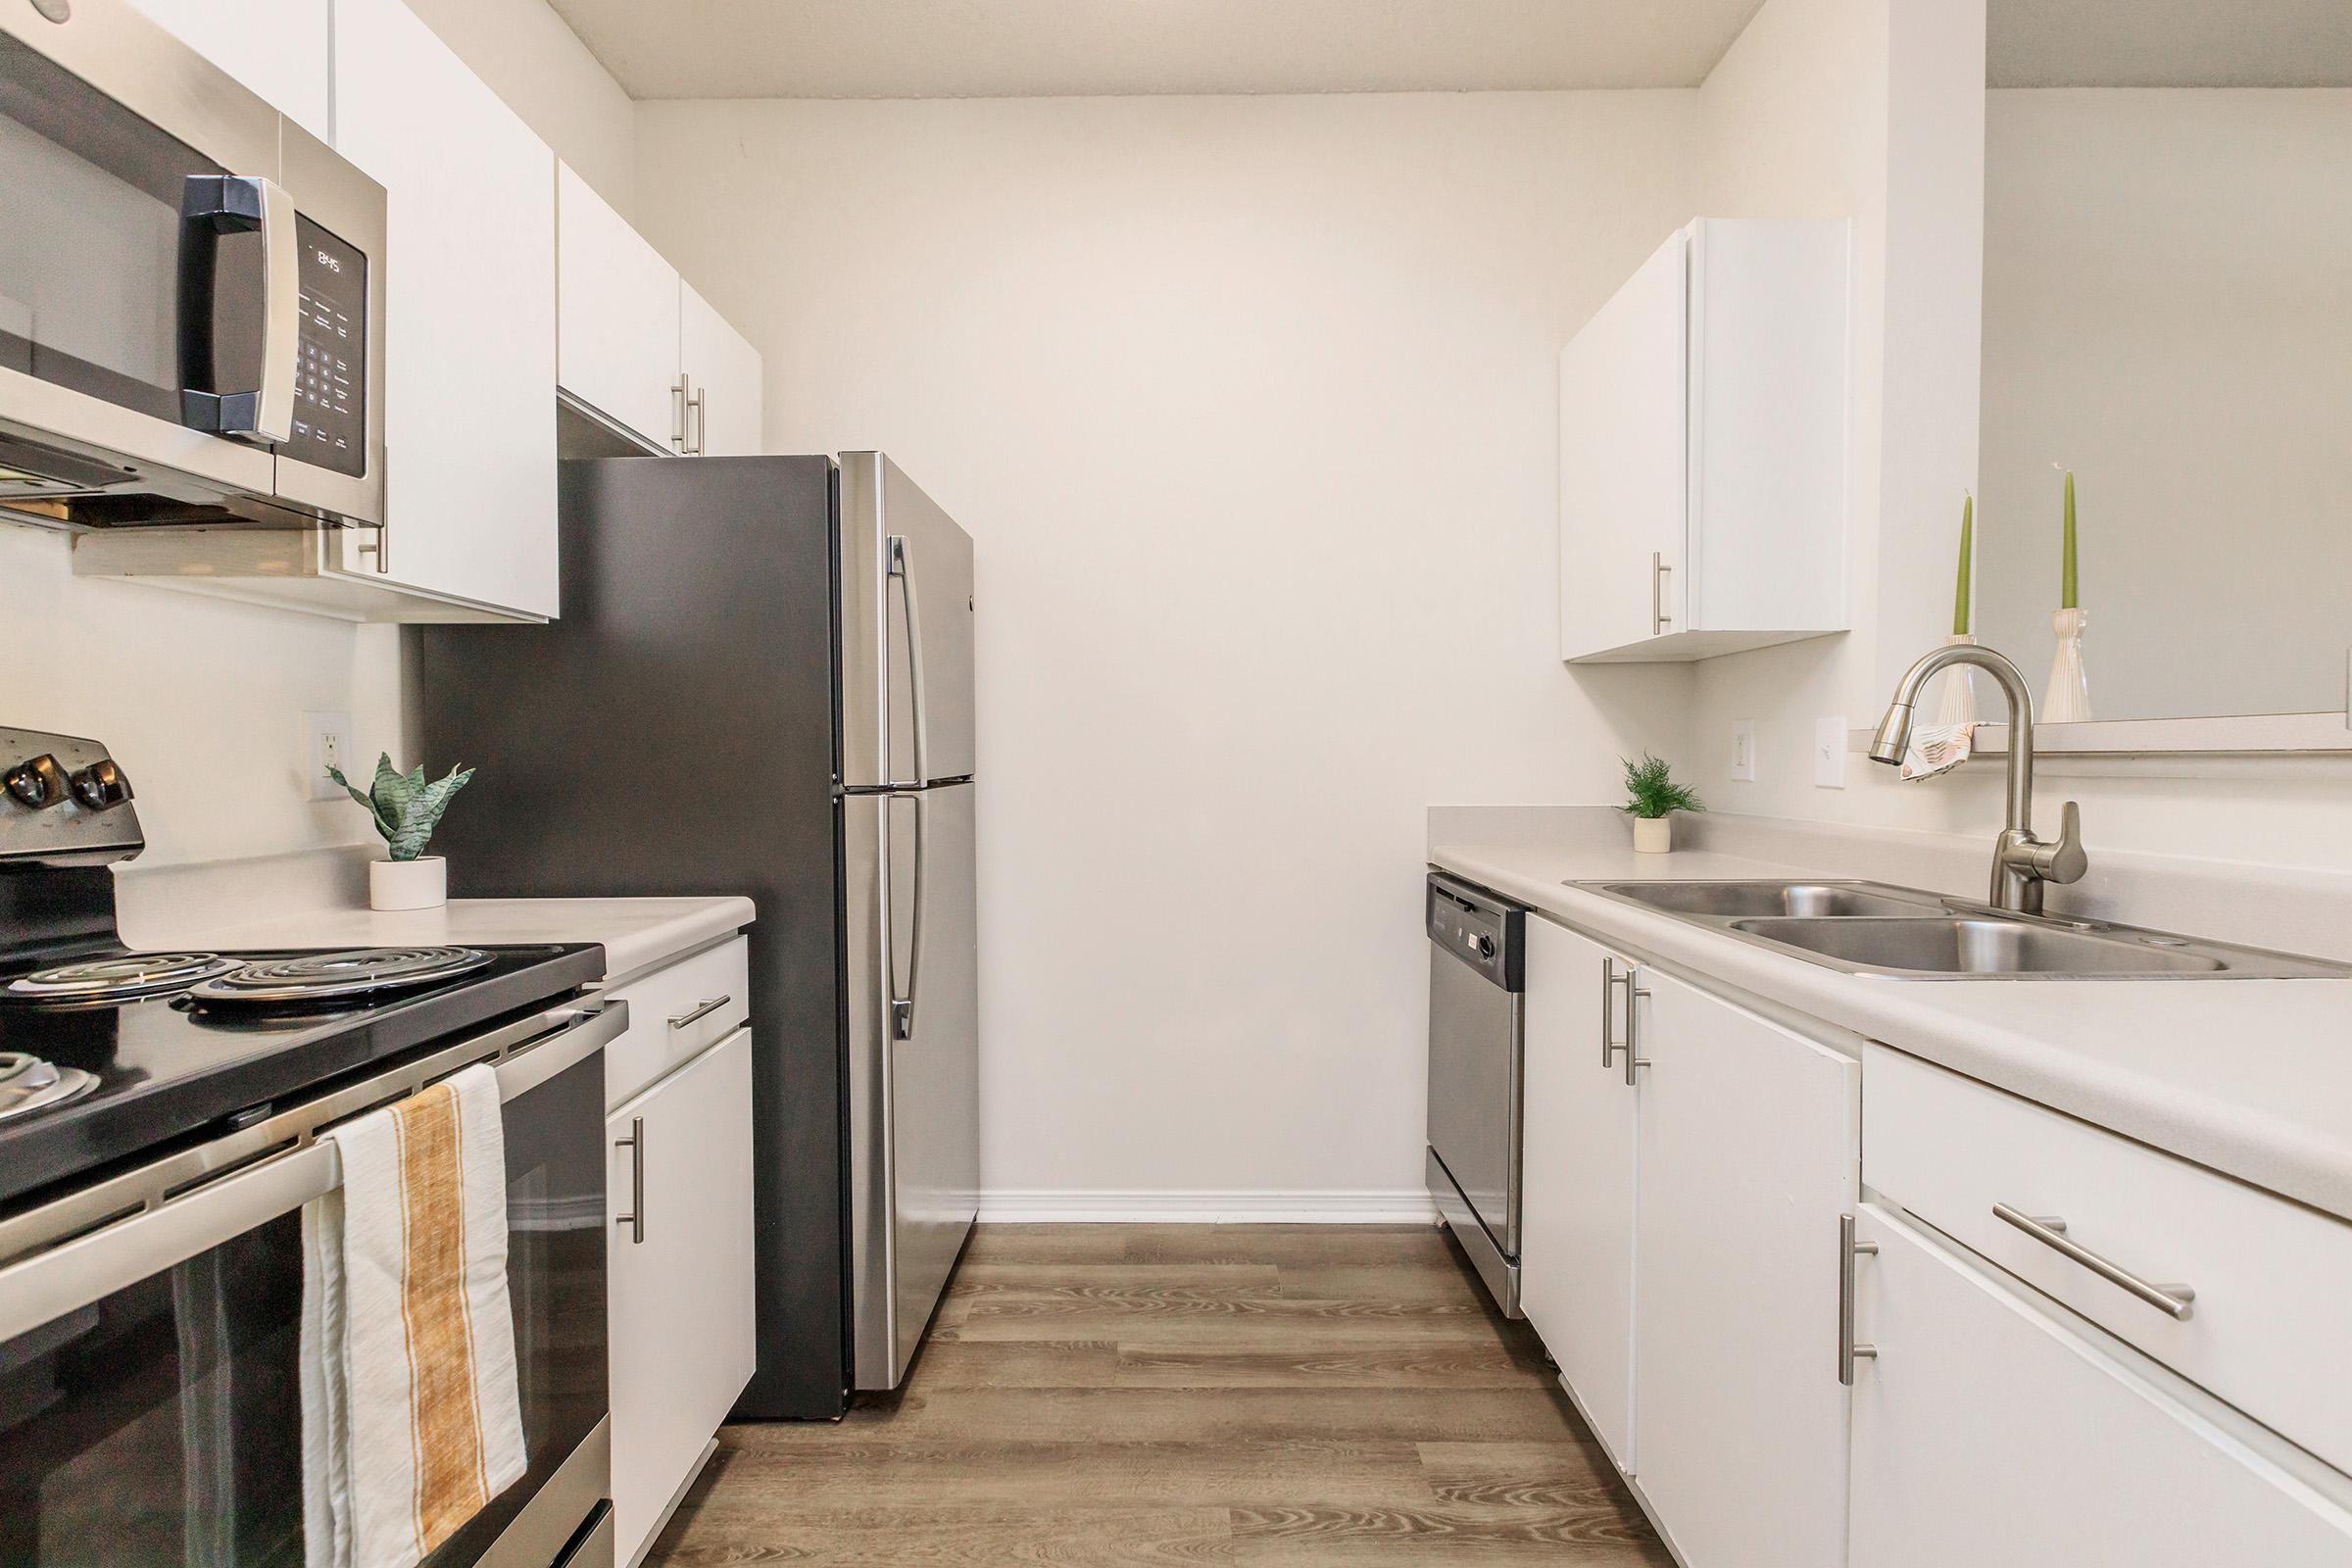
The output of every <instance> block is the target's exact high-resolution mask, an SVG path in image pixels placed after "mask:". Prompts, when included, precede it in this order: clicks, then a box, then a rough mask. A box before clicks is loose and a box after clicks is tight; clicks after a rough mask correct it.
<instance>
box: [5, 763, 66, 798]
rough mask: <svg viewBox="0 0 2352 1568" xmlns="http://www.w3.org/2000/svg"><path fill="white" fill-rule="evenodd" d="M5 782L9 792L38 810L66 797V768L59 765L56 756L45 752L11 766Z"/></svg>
mask: <svg viewBox="0 0 2352 1568" xmlns="http://www.w3.org/2000/svg"><path fill="white" fill-rule="evenodd" d="M5 782H6V784H7V786H8V793H9V794H11V795H13V796H15V797H16V798H17V800H18V801H19V802H21V803H23V804H24V805H25V806H29V807H31V808H32V809H34V810H36V811H37V810H39V809H41V808H42V807H45V806H55V805H57V804H58V803H59V802H60V801H62V800H64V799H65V798H66V770H65V769H64V768H63V767H60V766H59V765H58V761H57V759H56V758H54V757H51V756H50V755H48V754H47V753H45V752H44V753H43V754H42V755H40V756H39V757H36V758H34V759H33V760H31V761H29V762H22V763H19V764H18V765H17V766H15V767H12V768H10V769H9V770H8V777H7V779H6V781H5Z"/></svg>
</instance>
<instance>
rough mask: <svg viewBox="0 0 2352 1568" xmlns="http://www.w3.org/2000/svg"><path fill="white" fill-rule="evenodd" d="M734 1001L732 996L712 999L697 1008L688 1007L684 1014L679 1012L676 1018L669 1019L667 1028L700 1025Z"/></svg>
mask: <svg viewBox="0 0 2352 1568" xmlns="http://www.w3.org/2000/svg"><path fill="white" fill-rule="evenodd" d="M734 1000H735V999H734V998H733V997H732V996H722V997H712V998H711V999H710V1000H709V1001H707V1002H704V1003H703V1004H701V1005H699V1006H693V1007H689V1008H687V1009H686V1010H685V1011H684V1012H681V1013H679V1014H678V1015H677V1016H676V1017H674V1018H672V1019H670V1020H669V1026H670V1027H671V1028H672V1029H684V1028H686V1027H687V1026H688V1025H690V1024H698V1023H701V1022H702V1021H703V1020H704V1019H705V1018H708V1017H710V1016H711V1014H712V1013H714V1012H716V1011H717V1010H718V1009H719V1008H721V1007H723V1006H725V1005H727V1004H728V1003H730V1002H733V1001H734Z"/></svg>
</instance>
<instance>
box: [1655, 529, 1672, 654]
mask: <svg viewBox="0 0 2352 1568" xmlns="http://www.w3.org/2000/svg"><path fill="white" fill-rule="evenodd" d="M1673 570H1674V568H1673V567H1672V566H1669V565H1668V564H1666V557H1665V555H1664V553H1663V552H1660V551H1655V550H1653V551H1651V552H1650V554H1649V634H1650V635H1651V636H1652V637H1655V636H1657V635H1659V634H1660V633H1662V632H1664V631H1665V629H1666V628H1667V627H1669V626H1671V625H1673V624H1674V617H1673V616H1672V615H1669V614H1668V613H1666V577H1667V574H1668V573H1669V572H1671V571H1673Z"/></svg>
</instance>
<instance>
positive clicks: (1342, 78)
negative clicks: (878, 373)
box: [552, 0, 2324, 98]
mask: <svg viewBox="0 0 2352 1568" xmlns="http://www.w3.org/2000/svg"><path fill="white" fill-rule="evenodd" d="M552 3H553V4H554V6H555V8H556V10H557V11H558V12H559V13H561V14H562V16H563V17H564V20H565V21H566V22H568V23H570V24H571V26H572V29H573V30H574V31H575V32H577V33H578V34H579V35H580V37H581V38H582V39H584V40H585V41H586V42H587V44H588V47H589V48H590V49H591V50H593V51H595V53H596V56H597V58H598V59H599V60H601V61H603V62H604V64H605V67H606V69H607V70H609V71H611V72H612V73H613V75H615V76H617V77H618V78H619V79H620V84H621V85H622V86H623V87H625V88H627V89H628V91H629V94H630V96H631V97H636V98H770V97H774V98H969V97H1067V96H1075V95H1093V94H1128V93H1271V92H1283V93H1294V92H1296V93H1304V92H1418V91H1476V90H1497V89H1499V90H1507V89H1527V88H1560V87H1691V86H1695V85H1697V84H1698V82H1699V81H1701V80H1702V79H1704V78H1705V76H1706V74H1707V73H1708V72H1709V71H1710V70H1712V69H1713V68H1714V65H1715V62H1716V61H1718V60H1720V59H1722V58H1723V53H1724V51H1725V50H1726V49H1728V48H1730V47H1731V44H1732V40H1733V39H1734V38H1737V37H1738V36H1739V35H1740V29H1741V28H1743V27H1744V26H1746V25H1747V22H1748V19H1749V18H1750V17H1752V16H1753V15H1755V12H1756V10H1757V7H1758V6H1759V5H1760V4H1761V3H1762V0H658V3H657V0H552ZM2315 3H2324V0H2315Z"/></svg>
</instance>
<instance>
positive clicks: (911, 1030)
mask: <svg viewBox="0 0 2352 1568" xmlns="http://www.w3.org/2000/svg"><path fill="white" fill-rule="evenodd" d="M973 795H974V789H973V786H972V785H970V784H950V785H942V786H939V787H937V788H933V789H924V790H907V791H903V792H900V793H896V794H889V795H853V796H850V797H848V798H847V799H846V800H845V801H844V802H843V808H844V812H845V833H846V836H847V839H848V854H849V911H848V912H849V1004H850V1005H849V1014H850V1151H851V1153H850V1245H851V1252H852V1261H851V1277H852V1298H853V1301H852V1310H853V1313H854V1316H855V1327H854V1329H853V1332H852V1342H853V1344H852V1363H853V1367H854V1371H855V1383H856V1386H857V1387H858V1388H860V1389H891V1388H896V1387H898V1385H899V1383H900V1381H901V1380H902V1379H904V1378H905V1377H906V1375H907V1365H908V1363H910V1362H911V1361H912V1360H913V1359H914V1352H915V1349H916V1348H917V1347H918V1346H919V1345H920V1344H921V1343H922V1337H923V1331H924V1329H925V1328H926V1327H928V1326H929V1324H930V1322H931V1314H932V1312H933V1310H934V1309H935V1308H936V1307H937V1306H938V1305H939V1299H940V1296H941V1293H943V1292H944V1291H945V1290H946V1289H947V1284H948V1276H949V1275H950V1274H951V1273H952V1272H953V1271H954V1269H955V1266H956V1257H957V1255H958V1254H959V1253H960V1252H961V1251H962V1250H963V1242H964V1238H965V1236H966V1235H968V1234H969V1233H970V1231H971V1227H972V1221H973V1218H974V1217H975V1215H976V1214H977V1213H978V1211H979V1206H980V1202H979V1188H980V1120H979V1093H980V1083H979V1078H980V1060H979V1038H980V1031H979V955H978V944H977V941H976V937H975V932H976V929H977V920H978V911H977V904H976V897H975V888H974V879H973V872H972V845H973V814H972V813H973Z"/></svg>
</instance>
